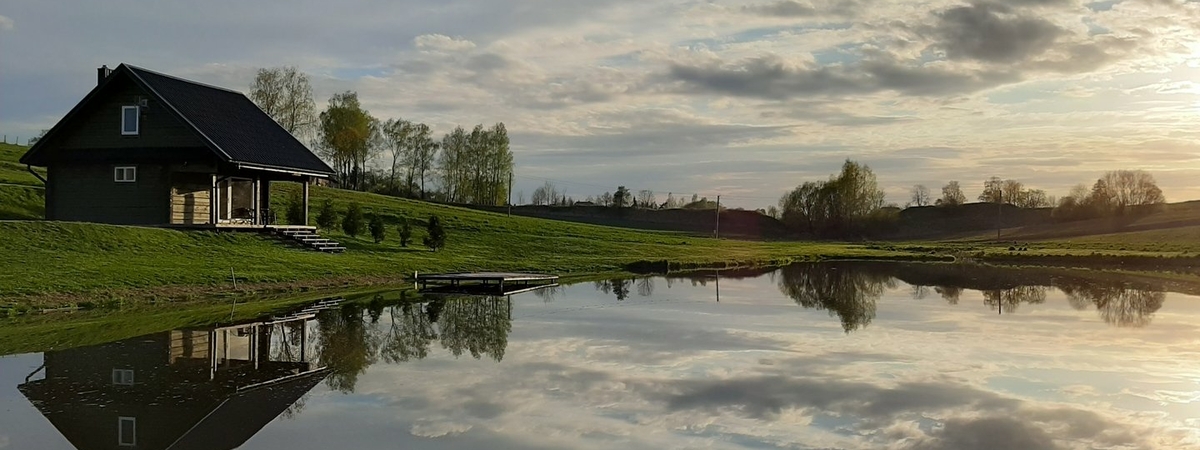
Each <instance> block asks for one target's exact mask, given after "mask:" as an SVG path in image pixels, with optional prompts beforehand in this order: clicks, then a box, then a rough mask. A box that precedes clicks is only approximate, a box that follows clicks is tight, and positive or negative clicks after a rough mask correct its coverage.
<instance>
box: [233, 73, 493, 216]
mask: <svg viewBox="0 0 1200 450" xmlns="http://www.w3.org/2000/svg"><path fill="white" fill-rule="evenodd" d="M250 99H251V100H253V101H254V102H255V103H256V104H257V105H258V106H259V108H262V110H263V111H264V112H266V113H267V114H268V115H270V116H271V117H272V118H274V119H275V121H276V122H278V123H279V124H280V125H281V126H283V127H284V128H285V129H287V130H288V132H290V133H292V134H293V135H295V136H296V137H297V138H299V139H300V140H301V141H305V142H307V143H308V144H309V145H310V146H312V147H313V149H314V150H315V151H316V152H317V154H318V155H320V156H321V157H322V158H323V159H325V160H326V161H327V162H329V163H330V166H332V167H333V168H334V170H335V171H337V175H336V177H335V182H336V183H337V184H338V185H339V186H340V187H342V188H346V189H353V190H359V191H371V192H377V193H382V194H389V195H396V196H408V197H414V198H423V199H430V200H440V201H447V202H456V203H473V204H480V205H503V204H505V203H507V199H508V191H509V184H510V182H511V180H512V174H513V155H512V151H511V150H510V149H509V140H508V130H507V129H506V128H505V127H504V124H503V123H497V124H495V125H493V126H491V127H484V126H483V125H476V126H475V127H474V128H473V129H472V130H471V131H470V132H468V131H467V130H465V129H463V128H462V127H461V126H460V127H456V128H455V129H454V130H453V131H451V132H449V133H447V134H445V135H443V136H442V138H441V140H435V139H434V138H433V135H432V131H431V130H430V128H429V126H428V125H426V124H423V123H419V122H414V121H409V120H404V119H386V120H381V119H379V118H376V117H374V116H372V115H371V114H370V112H368V111H367V110H366V109H363V107H362V104H361V103H359V99H358V94H357V93H355V92H353V91H346V92H340V93H337V94H334V95H333V96H331V97H330V98H329V103H328V105H327V106H326V108H325V110H324V111H321V112H320V113H317V110H316V104H315V103H314V101H313V95H312V87H311V85H310V84H309V81H308V76H307V75H305V74H304V73H303V72H300V71H298V70H297V69H296V68H295V67H276V68H269V69H260V70H259V71H258V74H257V76H256V77H255V79H254V83H253V84H252V85H251V86H250ZM388 157H390V165H388V166H387V167H370V166H369V164H370V162H371V161H376V160H384V161H387V160H388V159H389V158H388ZM427 182H428V183H427ZM435 186H436V187H435Z"/></svg>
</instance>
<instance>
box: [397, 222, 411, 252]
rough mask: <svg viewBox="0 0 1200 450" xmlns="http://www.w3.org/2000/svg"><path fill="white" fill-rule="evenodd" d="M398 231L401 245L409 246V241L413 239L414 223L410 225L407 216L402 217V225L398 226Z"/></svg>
mask: <svg viewBox="0 0 1200 450" xmlns="http://www.w3.org/2000/svg"><path fill="white" fill-rule="evenodd" d="M396 231H397V234H396V235H397V236H400V246H401V247H408V243H409V242H411V241H412V225H409V223H408V219H407V218H404V217H401V218H400V226H398V227H396Z"/></svg>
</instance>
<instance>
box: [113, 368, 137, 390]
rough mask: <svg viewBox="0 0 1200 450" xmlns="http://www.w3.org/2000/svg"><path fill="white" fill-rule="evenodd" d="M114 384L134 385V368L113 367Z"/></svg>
mask: <svg viewBox="0 0 1200 450" xmlns="http://www.w3.org/2000/svg"><path fill="white" fill-rule="evenodd" d="M112 375H113V377H112V382H113V383H112V384H115V385H119V386H133V369H113V372H112Z"/></svg>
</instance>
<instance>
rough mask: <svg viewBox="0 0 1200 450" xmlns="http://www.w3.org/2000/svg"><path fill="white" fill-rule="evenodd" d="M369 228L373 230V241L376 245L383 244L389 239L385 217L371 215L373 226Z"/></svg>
mask: <svg viewBox="0 0 1200 450" xmlns="http://www.w3.org/2000/svg"><path fill="white" fill-rule="evenodd" d="M368 228H370V230H371V239H374V240H375V243H376V244H378V243H380V242H383V239H384V238H385V237H387V227H386V226H384V224H383V216H381V215H379V214H371V224H370V226H369V227H368Z"/></svg>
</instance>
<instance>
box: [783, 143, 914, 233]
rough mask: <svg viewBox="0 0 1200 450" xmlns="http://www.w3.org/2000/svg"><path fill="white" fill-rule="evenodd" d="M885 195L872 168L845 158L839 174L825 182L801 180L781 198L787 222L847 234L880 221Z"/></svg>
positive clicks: (784, 217) (810, 229)
mask: <svg viewBox="0 0 1200 450" xmlns="http://www.w3.org/2000/svg"><path fill="white" fill-rule="evenodd" d="M884 198H885V197H884V193H883V191H882V190H880V189H879V185H878V183H877V182H876V180H875V173H874V172H872V171H871V168H870V167H868V166H866V165H863V164H859V163H857V162H854V161H851V160H846V162H845V163H844V164H843V165H842V171H841V173H840V174H838V175H837V176H835V177H831V178H830V179H829V181H825V182H811V181H810V182H805V183H802V184H801V185H800V186H797V187H796V188H795V189H793V190H792V191H791V192H789V193H787V194H785V195H784V196H783V197H782V198H780V200H779V208H780V214H781V216H782V217H783V220H784V222H787V223H790V224H792V225H793V226H796V227H806V228H808V231H809V232H812V233H814V234H816V233H822V232H826V231H829V232H836V233H841V234H846V233H856V232H862V231H869V230H867V228H872V227H875V226H876V225H877V223H878V222H881V220H880V218H879V217H877V212H878V211H879V210H880V208H882V207H883V205H884ZM889 220H890V219H889Z"/></svg>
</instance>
